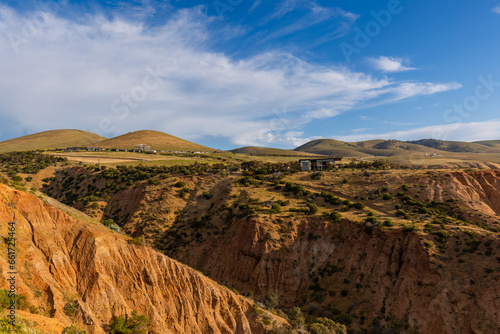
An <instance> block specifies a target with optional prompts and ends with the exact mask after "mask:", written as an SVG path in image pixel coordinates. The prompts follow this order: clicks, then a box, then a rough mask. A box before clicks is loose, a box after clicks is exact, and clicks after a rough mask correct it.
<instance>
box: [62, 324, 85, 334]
mask: <svg viewBox="0 0 500 334" xmlns="http://www.w3.org/2000/svg"><path fill="white" fill-rule="evenodd" d="M62 334H87V331H86V330H83V329H80V328H78V327H76V325H75V324H73V325H71V326H69V327H65V328H64V329H63V331H62Z"/></svg>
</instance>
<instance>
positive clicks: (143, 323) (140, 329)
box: [109, 310, 149, 334]
mask: <svg viewBox="0 0 500 334" xmlns="http://www.w3.org/2000/svg"><path fill="white" fill-rule="evenodd" d="M109 326H110V327H111V331H110V333H111V334H146V333H147V332H148V329H149V320H148V318H146V316H144V315H138V314H137V311H136V310H134V311H133V312H132V315H131V316H130V317H127V318H125V317H122V316H118V317H117V318H116V319H114V320H113V321H111V323H110V324H109Z"/></svg>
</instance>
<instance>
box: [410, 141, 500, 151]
mask: <svg viewBox="0 0 500 334" xmlns="http://www.w3.org/2000/svg"><path fill="white" fill-rule="evenodd" d="M408 143H412V144H416V145H422V146H426V147H430V148H434V149H437V150H441V151H447V152H455V153H490V152H491V147H489V146H488V145H485V144H482V143H481V142H474V143H467V142H463V141H451V140H439V139H420V140H412V141H408ZM498 147H500V141H499V146H498Z"/></svg>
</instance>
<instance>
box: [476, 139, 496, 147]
mask: <svg viewBox="0 0 500 334" xmlns="http://www.w3.org/2000/svg"><path fill="white" fill-rule="evenodd" d="M474 143H475V144H481V145H484V146H488V147H493V148H500V140H481V141H475V142H474Z"/></svg>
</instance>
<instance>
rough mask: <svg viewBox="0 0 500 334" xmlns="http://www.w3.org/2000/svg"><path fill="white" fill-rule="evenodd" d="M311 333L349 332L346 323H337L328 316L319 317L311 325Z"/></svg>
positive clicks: (332, 333) (339, 333)
mask: <svg viewBox="0 0 500 334" xmlns="http://www.w3.org/2000/svg"><path fill="white" fill-rule="evenodd" d="M309 333H310V334H347V329H346V327H345V326H344V325H342V324H339V323H336V322H335V321H333V320H331V319H328V318H317V319H316V320H315V322H314V323H313V324H312V325H310V326H309Z"/></svg>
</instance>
